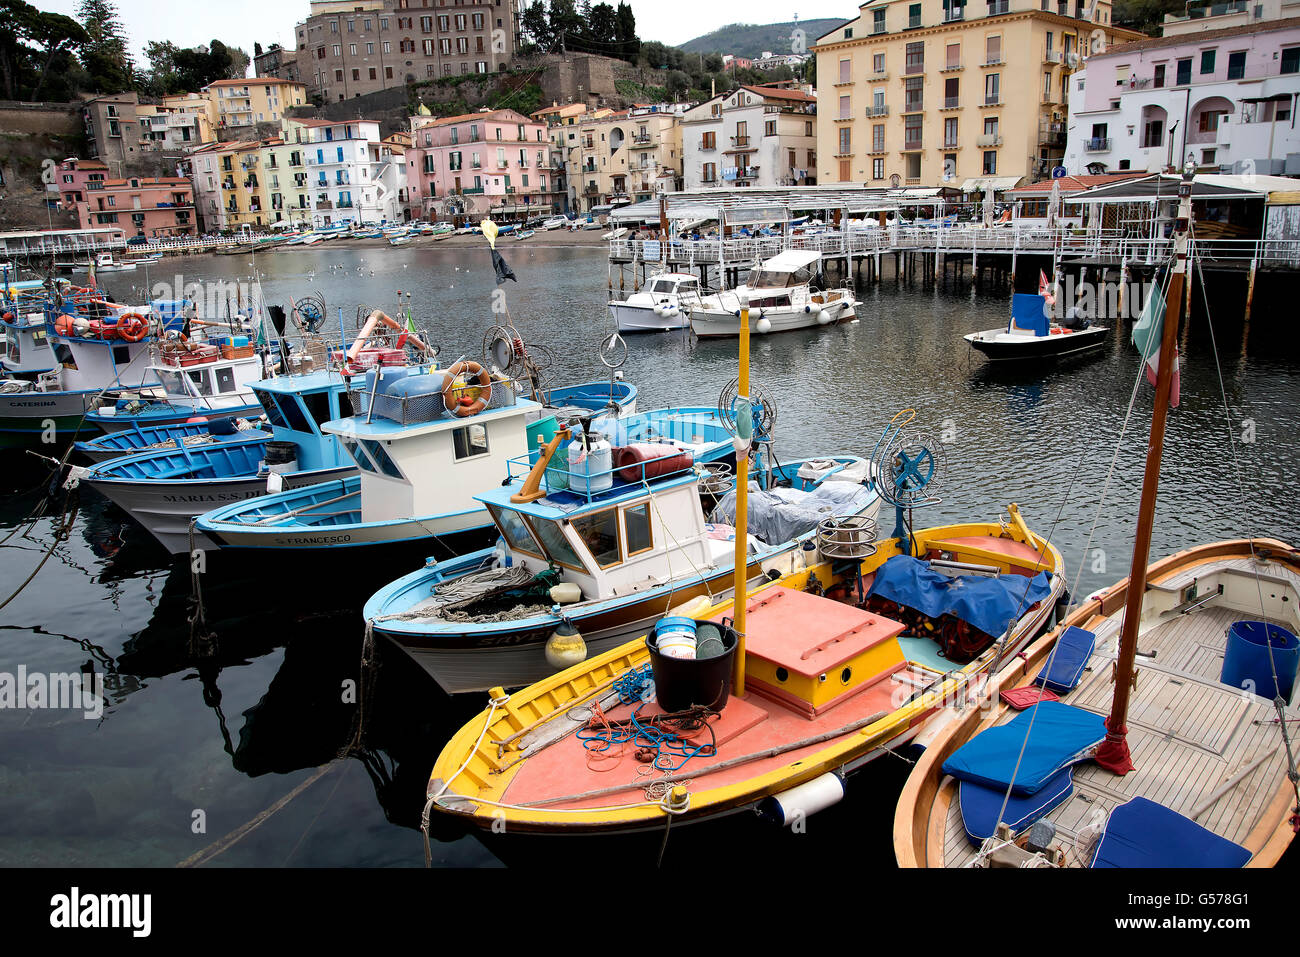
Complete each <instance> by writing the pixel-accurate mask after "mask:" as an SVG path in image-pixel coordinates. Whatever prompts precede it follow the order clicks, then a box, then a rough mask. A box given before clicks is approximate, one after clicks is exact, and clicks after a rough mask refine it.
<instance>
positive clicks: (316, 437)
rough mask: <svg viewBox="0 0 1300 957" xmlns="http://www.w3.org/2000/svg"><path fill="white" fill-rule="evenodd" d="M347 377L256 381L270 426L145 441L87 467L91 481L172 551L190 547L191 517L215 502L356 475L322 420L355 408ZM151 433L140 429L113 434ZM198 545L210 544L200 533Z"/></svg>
mask: <svg viewBox="0 0 1300 957" xmlns="http://www.w3.org/2000/svg"><path fill="white" fill-rule="evenodd" d="M349 386H350V383H349V380H348V377H346V376H344V375H342V374H341V373H338V372H332V371H321V372H310V373H307V374H304V375H293V376H279V377H277V378H274V379H266V380H263V381H260V382H256V383H254V384H253V389H254V392H255V393H256V395H257V398H258V400H259V402H260V403H261V406H260V407H261V408H264V409H265V410H266V415H267V418H268V420H269V421H270V423H271V431H270V432H265V431H260V430H247V431H244V432H238V433H236V436H234V437H229V438H227V439H225V440H223V441H216V442H210V443H207V444H204V445H199V446H191V445H188V444H187V443H185V442H184V441H181V442H180V443H179V444H173V445H172V446H171V447H169V448H160V449H147V450H143V451H140V452H137V453H135V454H128V455H124V456H120V457H118V458H113V459H109V460H108V461H105V462H103V463H101V464H99V465H96V466H95V467H93V468H91V469H89V470H88V471H87V472H86V473H85V474H84V475H83V476H82V481H84V482H86V483H87V484H89V485H90V486H92V487H93V488H95V489H96V490H97V491H99V492H101V493H102V494H103V495H105V496H106V497H107V498H109V499H111V500H112V501H113V502H115V503H116V504H117V505H119V506H120V507H121V508H123V509H125V510H126V511H127V512H128V513H130V515H131V517H132V518H134V519H135V520H136V521H137V522H139V523H140V524H141V525H142V526H144V528H145V529H147V530H148V531H149V533H150V534H152V535H153V536H154V538H156V539H157V540H158V541H159V542H160V543H161V544H162V545H163V547H165V548H166V549H167V550H168V551H170V552H171V553H172V554H180V553H184V552H188V551H189V549H190V547H191V546H190V525H191V523H192V522H193V520H194V518H195V517H196V516H198V515H200V514H202V513H203V512H206V511H207V510H208V509H211V508H213V507H214V506H217V505H221V504H224V503H228V502H240V501H244V500H246V499H250V498H254V497H256V496H260V495H265V494H266V493H267V492H268V490H274V491H280V490H282V489H298V488H303V487H305V486H310V485H315V484H317V483H320V482H330V483H332V482H333V481H334V480H337V479H340V478H344V477H346V476H349V475H352V474H353V473H355V472H356V465H355V464H354V463H353V461H352V459H351V457H350V456H349V455H348V454H347V453H346V452H345V451H344V449H343V446H342V445H341V444H340V442H339V440H338V439H337V438H336V437H335V436H334V435H331V434H328V433H326V432H323V431H322V429H321V424H322V423H323V422H327V421H329V420H332V419H337V418H339V417H340V416H346V415H349V414H351V411H352V407H351V405H350V404H349V399H348V388H349ZM136 434H140V435H147V434H148V433H147V432H144V431H143V430H141V432H140V433H135V432H125V431H124V432H118V433H115V434H114V437H118V436H131V435H136ZM194 542H195V545H197V546H200V547H209V548H210V547H212V543H211V542H209V541H207V540H206V539H204V538H203V537H202V535H201V534H198V533H196V534H195V538H194Z"/></svg>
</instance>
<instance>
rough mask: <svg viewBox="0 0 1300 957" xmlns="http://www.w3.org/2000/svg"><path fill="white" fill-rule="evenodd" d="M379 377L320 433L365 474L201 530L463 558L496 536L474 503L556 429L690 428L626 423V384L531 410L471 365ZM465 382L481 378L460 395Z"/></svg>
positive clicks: (591, 386)
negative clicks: (425, 548) (419, 546)
mask: <svg viewBox="0 0 1300 957" xmlns="http://www.w3.org/2000/svg"><path fill="white" fill-rule="evenodd" d="M384 374H385V378H384V379H382V380H381V381H376V380H375V379H374V378H372V377H371V375H370V374H367V380H368V382H369V388H368V389H358V390H356V391H354V392H352V393H351V398H352V406H353V408H354V410H355V413H354V414H353V415H352V416H351V417H350V418H341V419H337V420H335V421H331V422H325V423H324V424H323V425H322V430H323V431H325V432H327V433H330V434H332V435H335V436H337V437H338V439H339V441H340V442H341V443H342V445H343V447H344V449H345V450H346V451H347V452H348V454H349V455H350V456H351V457H352V459H353V461H354V462H355V463H356V465H357V466H358V468H359V471H360V474H359V475H357V476H354V477H349V478H346V479H342V480H339V481H334V482H329V483H326V484H322V485H318V486H313V487H312V488H309V489H296V490H291V491H286V492H282V493H280V494H278V495H268V496H264V497H261V498H258V499H254V500H250V501H247V502H238V503H235V504H233V505H226V506H221V507H219V508H215V509H213V510H212V511H211V512H208V513H207V514H205V515H202V516H200V517H199V520H198V528H199V529H200V530H201V531H202V532H203V533H204V534H205V535H206V536H208V537H209V538H210V539H212V540H213V541H215V542H217V543H219V544H220V546H221V547H222V548H259V549H289V550H312V549H322V548H333V547H349V548H360V547H367V546H369V547H375V546H389V545H395V544H398V543H405V542H414V543H426V544H427V543H430V542H432V544H433V547H435V548H437V549H438V550H439V551H440V552H441V553H442V554H444V555H458V554H461V553H462V552H464V551H467V550H472V549H474V548H480V547H483V546H484V545H486V544H488V542H489V541H490V539H491V538H492V537H494V536H495V533H494V532H492V531H491V528H492V525H491V520H490V519H489V518H488V515H487V512H486V511H485V510H484V508H483V505H482V503H481V502H478V501H477V500H476V499H475V498H474V495H475V493H476V492H478V491H481V490H483V489H486V488H492V487H495V486H497V485H499V484H500V483H501V481H502V479H503V478H505V477H506V475H507V474H508V463H509V461H510V460H511V459H513V458H517V457H519V456H521V455H522V456H527V455H529V454H530V450H532V449H535V448H536V447H537V442H538V439H539V438H549V437H550V436H551V435H553V434H555V431H556V429H557V428H559V427H560V426H561V425H564V424H568V423H575V422H576V421H577V420H578V419H579V418H586V419H587V420H588V421H591V420H592V418H594V417H598V416H603V418H602V419H601V420H600V423H598V425H593V428H596V427H601V428H606V427H608V428H610V429H611V430H612V429H613V428H614V427H618V428H628V429H631V430H633V431H634V432H637V433H644V434H647V435H648V434H650V433H657V431H658V429H659V428H660V427H661V426H663V427H669V428H671V427H673V426H674V425H676V426H678V427H679V428H681V429H685V428H686V424H685V420H684V419H680V420H677V421H674V420H675V418H676V417H675V416H674V414H673V413H671V412H669V413H650V414H648V415H642V414H632V415H630V416H629V415H627V409H628V408H629V407H630V406H632V405H633V404H634V403H635V399H636V390H635V389H634V388H632V387H631V386H627V385H626V384H624V383H617V386H618V388H616V389H614V390H613V391H612V392H611V385H610V384H609V383H594V382H593V383H585V384H582V385H576V386H570V387H565V388H557V389H551V390H548V391H547V392H545V393H544V394H541V393H537V392H528V391H527V390H525V392H526V394H530V395H532V396H533V397H534V399H537V400H540V401H534V399H524V398H521V397H520V394H519V389H518V386H517V384H516V383H515V382H514V381H512V380H509V379H504V378H492V379H489V378H488V377H487V373H486V372H484V371H483V370H482V368H481V367H480V366H479V364H478V363H476V362H468V363H456V364H455V365H453V366H451V367H450V368H449V369H447V370H439V371H437V372H436V373H435V374H433V375H420V374H416V375H406V374H404V373H403V370H401V369H396V370H388V369H385V370H384ZM462 374H467V375H471V376H476V377H477V378H476V379H475V380H474V381H473V382H472V383H471V384H470V385H466V386H458V385H456V384H455V383H456V382H457V381H458V380H457V376H460V375H462ZM611 395H612V396H613V400H612V401H613V407H612V408H610V405H611ZM466 400H468V401H469V402H470V404H469V405H466V404H465V402H466ZM543 403H546V404H543ZM707 411H708V412H710V413H712V410H707ZM532 454H536V453H535V452H534V453H532Z"/></svg>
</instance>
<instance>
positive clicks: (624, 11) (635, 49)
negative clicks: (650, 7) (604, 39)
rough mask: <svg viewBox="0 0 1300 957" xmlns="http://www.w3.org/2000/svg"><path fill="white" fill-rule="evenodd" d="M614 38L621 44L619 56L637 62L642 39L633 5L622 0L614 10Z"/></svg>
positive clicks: (629, 61) (630, 61)
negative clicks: (638, 36)
mask: <svg viewBox="0 0 1300 957" xmlns="http://www.w3.org/2000/svg"><path fill="white" fill-rule="evenodd" d="M614 39H615V40H616V41H617V42H618V44H619V54H618V55H619V56H620V57H621V58H622V59H624V60H626V61H627V62H628V63H635V62H636V61H637V56H638V55H639V54H640V52H641V41H640V40H638V39H637V35H636V16H635V15H634V14H633V13H632V5H631V4H629V3H624V2H620V3H619V5H618V7H617V9H615V11H614Z"/></svg>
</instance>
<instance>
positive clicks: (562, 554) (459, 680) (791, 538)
mask: <svg viewBox="0 0 1300 957" xmlns="http://www.w3.org/2000/svg"><path fill="white" fill-rule="evenodd" d="M718 427H719V430H720V431H722V432H723V434H724V435H725V436H726V439H725V440H724V441H725V444H726V446H727V448H728V450H730V434H729V433H727V432H725V430H724V429H723V427H722V425H721V422H719V424H718ZM698 461H699V459H697V458H696V457H695V456H692V455H690V454H686V455H682V454H680V452H679V450H678V449H675V448H669V449H668V451H667V452H666V453H665V454H664V455H663V456H661V457H658V458H640V459H639V460H638V459H631V458H629V459H625V460H623V461H621V462H616V463H615V466H614V468H612V469H610V470H609V471H608V472H606V473H588V472H586V471H585V470H583V469H582V468H580V467H579V468H575V467H574V466H573V465H572V464H570V465H569V467H568V468H565V467H564V466H563V465H561V466H558V467H557V466H554V465H550V464H549V462H547V461H540V462H537V463H534V464H533V466H532V467H531V469H530V472H529V475H528V478H526V479H525V478H520V477H518V473H516V480H515V481H513V482H512V483H511V484H510V485H509V486H506V487H499V488H494V489H490V490H485V491H483V492H481V493H480V494H479V495H478V496H477V498H478V500H479V501H480V502H482V503H483V505H484V506H485V507H486V508H487V510H488V513H489V514H490V515H491V517H492V521H493V523H494V528H495V529H496V531H497V532H498V534H499V535H500V539H499V541H498V543H497V544H496V545H495V546H494V547H493V548H486V549H483V550H481V551H478V552H474V553H471V554H468V555H465V556H464V557H462V558H457V559H451V560H448V561H432V560H430V562H429V563H428V564H427V565H426V567H424V568H422V569H420V570H419V571H416V572H413V573H412V574H410V575H407V576H405V577H403V578H399V579H398V580H397V581H395V582H392V583H391V584H389V585H387V586H385V587H384V588H382V589H380V590H379V591H378V592H376V593H375V594H374V595H372V596H371V598H370V599H369V600H368V601H367V602H366V605H365V609H364V614H365V617H366V620H367V622H368V623H369V625H370V627H372V628H373V629H374V631H375V632H378V633H380V634H383V635H387V636H388V637H389V638H390V639H392V640H393V641H394V642H395V643H396V644H397V645H398V646H400V647H401V648H402V649H403V650H404V651H405V652H406V653H407V654H408V655H410V656H411V657H412V658H413V659H414V660H415V661H416V662H418V663H419V664H420V665H421V666H422V667H423V668H424V669H425V671H427V672H428V673H429V674H430V675H431V676H432V677H433V678H434V679H435V680H436V681H437V682H438V684H439V685H441V686H442V688H443V690H445V691H447V692H448V693H453V694H454V693H458V692H465V691H479V690H485V689H488V688H493V687H507V688H510V687H519V686H522V685H526V684H530V683H532V682H534V681H538V680H541V679H542V678H545V677H547V676H549V675H552V674H554V673H555V672H557V671H560V670H562V669H563V668H564V667H567V666H568V665H570V664H575V663H576V662H577V661H579V660H582V658H583V657H584V656H585V655H588V654H590V655H596V654H599V653H601V652H603V651H606V650H608V649H610V648H613V647H615V646H616V645H618V644H620V643H622V642H625V641H627V640H629V639H630V638H633V637H635V636H637V635H640V634H643V633H644V632H645V631H646V630H647V629H648V628H649V627H651V626H652V625H653V624H654V623H655V622H656V621H658V620H659V619H661V618H663V617H664V616H665V615H672V614H674V611H673V609H676V608H680V607H681V606H683V605H685V604H686V603H688V602H691V601H693V600H697V599H701V598H703V599H705V601H706V603H711V602H717V601H721V600H724V599H725V598H726V597H729V596H730V595H731V587H732V584H733V572H734V568H733V564H734V553H735V549H736V545H735V537H736V535H737V534H738V530H737V529H736V528H734V527H733V525H731V524H728V522H729V521H730V522H734V521H735V518H734V517H735V514H736V507H735V491H734V485H735V477H734V475H733V476H730V478H731V485H732V489H731V491H730V492H728V493H727V494H724V495H722V497H721V499H720V500H719V499H718V498H717V496H718V493H719V485H718V483H717V481H716V480H717V479H718V478H720V477H722V475H721V474H720V473H719V472H716V471H710V470H700V469H698V468H697V467H696V466H697V462H698ZM572 462H573V457H572V456H570V463H572ZM515 464H516V465H517V466H519V467H527V465H528V462H527V460H521V461H519V462H517V463H515ZM869 471H870V470H869V467H868V463H867V461H866V460H865V459H863V458H859V457H858V456H853V455H841V456H834V457H831V458H828V459H814V460H799V461H792V462H787V463H784V464H783V465H779V466H777V465H773V467H772V468H770V469H769V468H768V467H767V463H764V462H762V461H760V462H759V464H758V467H757V469H756V472H755V474H756V475H757V477H758V479H759V481H758V483H756V484H755V483H751V488H750V493H749V494H750V503H749V514H748V521H747V532H748V536H749V542H748V545H749V551H748V554H749V567H748V570H747V577H748V578H749V580H750V581H751V586H752V584H754V583H757V582H761V581H762V580H763V579H764V578H765V577H768V576H772V575H784V574H788V573H790V572H792V571H797V570H799V569H801V568H803V567H804V565H803V564H800V563H801V562H804V561H805V560H806V559H805V545H806V543H807V548H808V549H809V550H812V549H813V547H814V546H813V545H812V544H811V543H813V542H814V539H816V537H817V535H818V529H819V527H823V528H824V523H825V522H826V521H827V520H833V521H837V522H847V523H848V524H847V525H843V526H841V527H842V528H844V529H845V530H846V531H845V532H844V534H849V535H853V536H859V537H860V536H862V535H865V536H867V537H866V539H865V540H867V541H874V535H875V524H874V515H875V512H876V510H877V508H878V507H879V502H880V500H879V496H878V495H877V493H876V491H875V488H874V487H873V485H872V483H871V481H870V479H869ZM602 478H603V479H604V481H603V482H602V481H601V479H602ZM530 483H531V490H530ZM602 486H603V489H602V490H600V491H595V489H596V488H601V487H602ZM538 493H541V494H540V495H539V494H538ZM714 502H716V506H714V504H713V503H714ZM706 505H708V506H710V507H711V511H712V514H711V515H707V514H706V511H705V506H706ZM739 534H745V532H739ZM833 537H834V536H832V538H833ZM813 554H814V555H815V554H816V553H815V552H813ZM816 560H819V559H816V558H814V559H813V561H816ZM682 614H685V612H682ZM575 634H576V635H577V636H579V637H578V640H577V641H576V644H577V645H579V646H580V648H581V651H580V652H578V653H577V655H576V657H574V658H573V659H572V660H569V659H568V657H566V654H567V652H566V650H565V648H564V647H563V646H564V645H571V644H575V642H574V640H573V636H574V635H575ZM562 638H567V641H563V640H562V641H561V647H559V648H557V647H556V646H555V645H554V643H553V639H562Z"/></svg>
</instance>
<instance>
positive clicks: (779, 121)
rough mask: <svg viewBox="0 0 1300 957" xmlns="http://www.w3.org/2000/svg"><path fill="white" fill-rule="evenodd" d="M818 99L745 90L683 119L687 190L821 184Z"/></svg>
mask: <svg viewBox="0 0 1300 957" xmlns="http://www.w3.org/2000/svg"><path fill="white" fill-rule="evenodd" d="M816 107H817V97H816V96H814V95H813V94H810V93H803V92H801V91H799V90H787V89H779V88H776V87H767V86H742V87H739V88H738V89H735V90H732V91H731V92H729V93H720V94H718V95H717V96H715V97H713V98H712V99H709V100H705V101H704V102H703V103H701V104H699V105H698V106H695V107H692V108H691V109H689V110H687V111H686V112H685V113H684V114H683V115H682V120H681V136H682V154H683V164H682V188H683V189H685V190H692V189H702V188H709V187H745V186H811V185H813V184H815V183H816V182H817V114H816Z"/></svg>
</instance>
